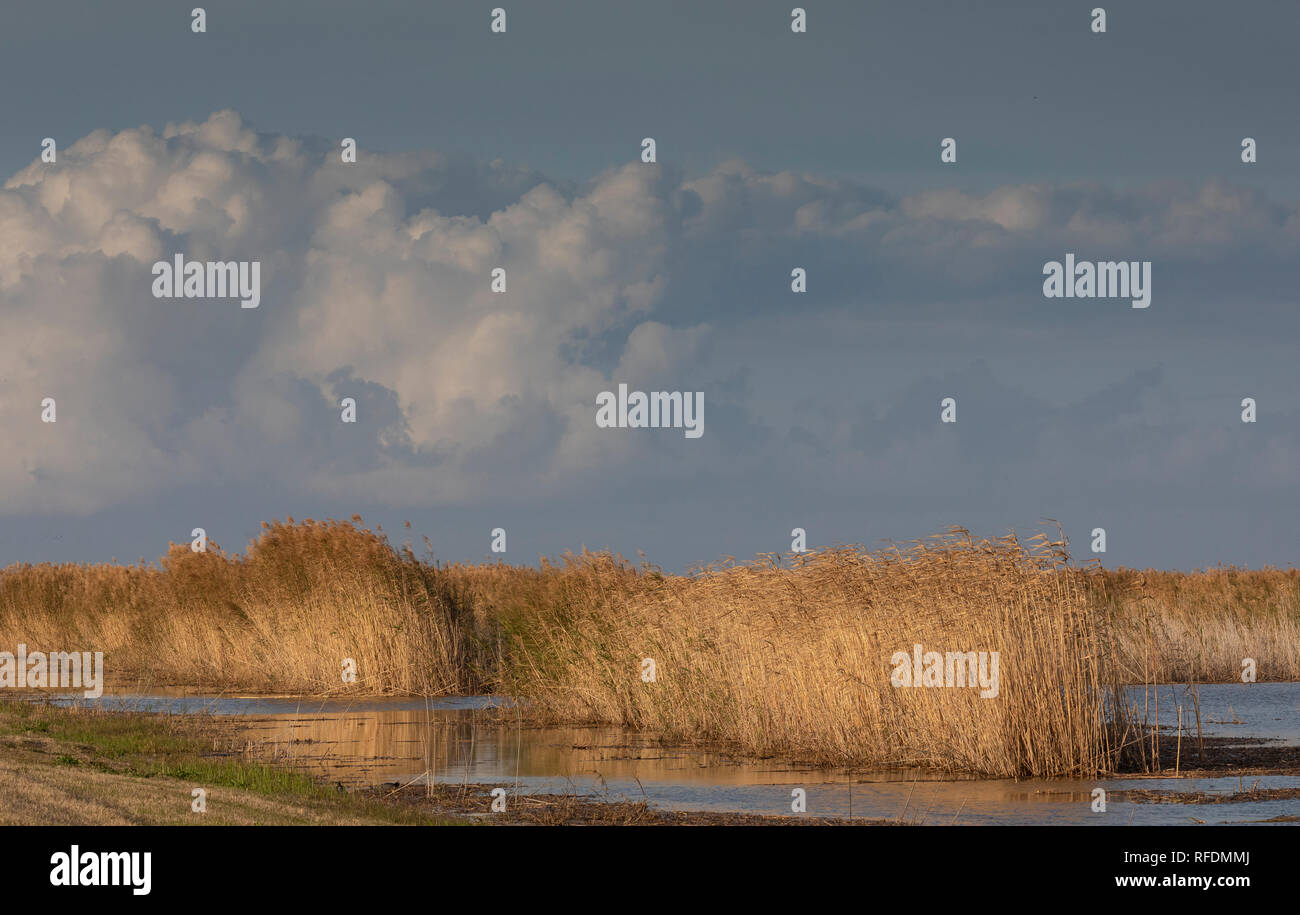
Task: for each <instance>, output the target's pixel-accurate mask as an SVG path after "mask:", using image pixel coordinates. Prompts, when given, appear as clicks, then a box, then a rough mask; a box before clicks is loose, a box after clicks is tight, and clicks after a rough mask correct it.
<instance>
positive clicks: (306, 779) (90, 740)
mask: <svg viewBox="0 0 1300 915" xmlns="http://www.w3.org/2000/svg"><path fill="white" fill-rule="evenodd" d="M226 734H227V731H226V726H225V724H224V723H223V722H219V721H217V720H215V719H212V718H211V717H207V716H179V715H176V716H171V715H153V714H144V713H135V712H104V711H99V710H91V709H80V708H59V707H56V706H51V705H47V704H43V703H31V702H22V701H0V739H2V738H14V739H17V740H18V741H19V743H21V740H22V739H23V738H28V739H37V738H39V739H44V740H48V741H51V742H53V744H54V746H53V748H52V749H51V750H50V753H52V754H53V755H52V758H51V759H50V761H51V762H52V763H53V764H54V765H56V766H86V767H88V768H90V769H93V770H95V771H98V772H104V773H109V774H113V775H120V776H131V777H136V778H149V779H152V778H158V779H176V780H179V781H184V782H188V783H191V784H199V785H206V786H211V787H223V788H232V789H236V790H239V791H246V792H251V793H254V794H258V795H262V796H265V797H270V798H274V799H277V800H283V801H294V802H313V803H315V804H324V805H326V806H327V807H328V808H329V809H330V810H332V811H335V812H337V813H339V814H341V815H351V816H364V817H368V818H371V819H377V820H382V821H383V822H386V823H391V824H393V825H451V824H455V823H458V822H459V821H453V820H448V819H446V818H442V817H435V816H432V815H430V814H428V813H424V812H421V811H419V810H418V809H414V808H411V807H409V806H405V805H399V804H396V803H386V802H383V801H379V800H375V799H373V798H367V797H360V796H356V795H352V794H349V793H347V792H345V791H340V790H338V789H337V788H336V787H333V786H327V785H324V784H322V783H320V782H318V781H317V780H315V779H313V778H312V777H311V776H309V775H306V774H304V773H302V772H299V771H295V770H293V769H288V768H281V767H277V766H271V765H266V764H264V763H259V762H254V761H251V760H247V759H243V758H240V757H239V756H237V755H233V754H230V753H226V752H223V751H222V750H221V747H222V745H223V743H226V741H225V736H226ZM0 742H3V741H2V740H0Z"/></svg>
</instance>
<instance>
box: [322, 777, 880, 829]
mask: <svg viewBox="0 0 1300 915" xmlns="http://www.w3.org/2000/svg"><path fill="white" fill-rule="evenodd" d="M340 788H341V786H340ZM497 789H501V790H504V791H505V798H504V800H505V810H504V811H500V812H493V811H492V803H493V800H494V798H493V796H492V792H493V791H494V790H497ZM512 792H513V789H512V787H511V786H510V785H490V784H473V785H431V786H425V785H405V786H402V785H397V784H396V783H388V784H385V785H380V786H378V787H375V788H364V789H361V790H360V791H358V792H357V793H358V794H360V795H361V796H362V797H366V798H371V799H374V800H378V801H382V802H384V803H393V804H400V805H403V806H406V807H409V808H411V809H413V810H419V811H421V812H423V813H426V814H428V815H430V816H435V817H455V818H467V819H471V820H473V821H474V822H477V823H481V824H484V825H489V826H898V825H904V824H902V823H900V822H899V821H897V820H880V819H874V820H872V819H864V818H861V817H858V818H855V819H851V820H850V819H847V818H842V817H818V816H809V815H803V816H764V815H759V814H746V813H725V812H718V813H714V812H708V811H695V810H658V809H655V808H653V807H651V806H650V805H649V803H647V802H646V801H620V800H606V799H604V798H601V797H598V796H584V795H576V794H567V795H560V794H542V795H538V794H516V793H512Z"/></svg>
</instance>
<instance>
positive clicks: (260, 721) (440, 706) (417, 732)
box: [56, 683, 1300, 825]
mask: <svg viewBox="0 0 1300 915" xmlns="http://www.w3.org/2000/svg"><path fill="white" fill-rule="evenodd" d="M1198 690H1199V701H1200V716H1201V729H1202V733H1203V734H1204V735H1205V736H1206V737H1240V738H1265V739H1268V740H1270V741H1272V742H1276V743H1279V744H1286V745H1300V683H1258V684H1249V685H1247V684H1211V685H1202V686H1200V687H1199V688H1198ZM1155 695H1156V691H1155V690H1152V691H1150V692H1149V693H1148V694H1147V696H1146V698H1147V700H1148V702H1150V703H1151V708H1152V709H1153V708H1154V696H1155ZM1158 696H1159V701H1160V721H1161V723H1162V724H1166V725H1170V726H1173V725H1175V724H1176V722H1177V715H1178V712H1177V706H1178V705H1179V704H1180V703H1181V704H1182V706H1183V728H1184V736H1183V740H1184V746H1185V747H1186V748H1188V753H1189V760H1190V755H1191V747H1192V746H1193V745H1194V744H1193V741H1194V740H1195V733H1196V732H1195V728H1196V719H1195V713H1194V711H1193V707H1192V703H1191V701H1190V699H1189V697H1188V694H1187V693H1186V691H1185V689H1184V688H1183V687H1181V686H1170V685H1163V686H1160V687H1159V688H1158ZM1129 698H1130V700H1131V701H1135V702H1137V703H1138V704H1139V706H1140V705H1141V703H1142V701H1143V698H1144V696H1143V690H1142V688H1140V687H1139V688H1137V689H1135V690H1132V691H1130V696H1129ZM56 701H58V702H61V703H64V704H71V703H74V702H75V703H77V704H82V705H96V706H101V707H105V708H116V709H135V710H138V711H150V712H172V713H183V714H194V713H209V714H215V715H233V716H239V717H241V718H243V719H244V721H243V722H242V731H243V735H244V738H245V739H247V740H248V741H250V742H253V743H257V744H260V745H262V747H263V748H264V749H265V750H267V751H269V752H272V753H274V754H275V755H277V756H278V757H279V758H280V759H282V760H285V761H288V762H291V763H292V764H294V765H296V766H299V767H301V768H303V769H304V770H306V771H308V772H312V773H314V774H318V775H321V776H323V777H325V778H328V779H330V780H332V781H337V782H340V783H343V784H348V785H378V784H383V783H386V782H398V783H401V784H406V783H414V784H421V783H423V782H424V781H425V780H426V779H430V778H431V779H433V780H434V781H435V782H439V783H450V784H461V783H465V782H469V783H493V784H506V785H509V786H511V787H512V789H513V788H514V786H516V785H517V786H518V790H519V791H521V792H545V793H578V794H584V795H596V796H598V797H606V798H609V799H611V800H632V801H639V800H642V799H645V800H647V801H649V802H650V803H651V804H652V805H653V806H656V807H661V808H666V809H680V810H706V811H719V812H742V813H762V814H789V813H790V812H791V807H790V804H791V796H792V795H791V792H792V791H793V789H795V788H802V789H804V790H805V792H806V796H807V812H808V813H809V814H812V815H822V816H840V817H847V816H850V815H851V816H854V817H869V818H873V819H877V818H881V819H896V818H902V819H904V820H906V821H909V822H924V823H929V824H947V823H959V824H967V825H969V824H994V823H997V824H1062V825H1065V824H1074V825H1116V824H1127V823H1132V824H1133V825H1164V824H1170V825H1191V824H1193V823H1194V822H1196V821H1197V820H1200V821H1204V822H1207V823H1210V824H1219V823H1248V822H1252V821H1260V820H1266V819H1269V818H1272V817H1278V816H1300V801H1297V800H1265V801H1251V802H1244V803H1232V804H1195V805H1191V804H1176V803H1159V804H1157V803H1137V802H1133V801H1128V800H1123V799H1119V798H1111V799H1109V800H1108V803H1107V812H1106V813H1104V814H1102V813H1094V812H1093V811H1092V809H1091V804H1092V791H1093V789H1094V788H1098V787H1100V788H1104V789H1105V790H1106V791H1107V792H1108V794H1109V793H1111V792H1115V791H1121V790H1130V789H1140V790H1156V791H1158V790H1166V791H1179V792H1191V791H1204V792H1220V793H1228V792H1232V791H1239V790H1249V789H1250V788H1252V787H1258V788H1261V789H1264V788H1300V778H1297V777H1295V776H1262V777H1254V776H1250V777H1245V778H1242V779H1238V778H1237V777H1220V778H1201V779H1187V778H1179V779H1173V778H1128V779H1099V780H1095V781H1094V780H1077V779H1032V780H1024V781H1014V780H1010V779H975V778H970V779H962V778H953V777H952V776H936V775H935V774H933V773H927V772H925V771H918V770H891V771H884V772H861V771H852V772H850V771H847V770H825V769H809V768H804V767H798V766H792V765H789V764H785V763H781V762H777V761H752V760H741V759H736V758H733V757H730V756H728V755H726V754H723V753H718V752H714V751H709V750H701V749H695V748H680V747H667V748H666V747H662V746H659V745H657V744H656V743H655V742H654V741H653V740H652V739H650V738H648V737H645V736H643V735H639V734H635V733H632V732H628V731H624V730H622V729H619V728H605V727H564V728H531V727H524V726H522V725H521V723H520V722H519V721H518V720H517V716H516V715H514V714H512V713H511V704H510V701H509V700H508V699H506V698H504V697H493V696H460V697H448V698H440V699H431V700H424V699H384V698H370V699H338V700H321V699H301V698H295V697H263V696H258V697H239V696H211V695H187V694H185V692H184V691H183V690H170V691H164V690H154V691H150V692H148V693H141V694H119V695H106V696H103V697H101V698H100V699H98V700H85V699H82V698H81V697H80V696H68V697H60V698H59V699H57V700H56Z"/></svg>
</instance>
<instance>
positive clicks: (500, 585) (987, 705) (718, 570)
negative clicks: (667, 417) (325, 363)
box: [0, 517, 1300, 775]
mask: <svg viewBox="0 0 1300 915" xmlns="http://www.w3.org/2000/svg"><path fill="white" fill-rule="evenodd" d="M19 642H25V643H27V644H28V646H29V647H31V648H33V649H37V648H45V649H59V650H100V651H104V652H105V654H106V666H107V669H108V673H109V676H110V680H111V681H112V680H115V681H116V682H119V683H122V682H127V681H129V680H132V679H135V680H146V681H149V682H153V683H182V684H187V685H194V686H204V687H215V688H220V689H226V690H257V691H284V692H297V693H311V694H317V695H320V694H329V693H337V692H345V691H346V692H352V693H356V694H382V693H406V694H417V695H438V694H453V693H473V692H506V693H512V694H515V695H521V696H526V697H528V698H529V699H530V700H531V702H532V707H533V709H534V710H535V711H537V712H538V713H539V714H541V715H543V716H546V717H549V718H551V719H553V720H566V721H574V722H577V721H583V722H601V723H612V724H619V725H624V726H628V727H633V728H638V729H644V730H649V731H654V732H657V733H661V734H663V735H665V736H667V737H669V738H670V739H684V740H698V741H710V742H718V743H722V744H726V745H728V746H730V747H731V748H733V749H736V750H739V751H741V752H745V753H749V754H754V755H783V756H790V757H793V758H796V759H801V760H806V761H812V762H820V763H841V764H862V765H879V764H920V765H926V766H933V767H939V768H945V769H950V770H961V771H976V772H984V773H989V774H998V775H1018V774H1039V775H1045V774H1068V773H1075V774H1084V773H1091V772H1096V771H1102V770H1106V769H1110V768H1114V767H1115V766H1116V765H1117V764H1118V762H1119V761H1120V760H1121V757H1122V755H1123V753H1124V752H1132V748H1133V746H1134V745H1139V746H1141V745H1142V744H1140V743H1138V740H1137V736H1136V735H1137V734H1138V733H1139V732H1140V730H1141V729H1140V728H1139V726H1137V725H1135V724H1134V723H1132V722H1131V721H1129V720H1125V718H1124V714H1125V713H1123V712H1118V713H1117V712H1115V711H1113V710H1114V709H1116V708H1118V707H1119V705H1117V704H1116V703H1114V702H1113V699H1114V696H1115V694H1116V693H1115V691H1116V689H1117V686H1118V685H1119V684H1122V683H1141V682H1155V681H1170V680H1176V681H1178V682H1187V681H1188V680H1189V679H1190V680H1195V681H1199V682H1204V681H1206V680H1227V679H1233V678H1236V677H1237V676H1239V672H1240V669H1241V661H1242V659H1243V658H1246V657H1250V658H1254V659H1255V660H1256V661H1257V663H1258V670H1259V678H1260V679H1264V680H1268V679H1300V572H1297V571H1295V570H1291V571H1286V572H1283V571H1277V570H1263V571H1246V570H1237V569H1220V570H1211V571H1207V572H1201V573H1192V574H1183V573H1163V572H1134V571H1129V570H1121V571H1118V572H1103V571H1101V570H1099V569H1090V570H1086V571H1085V570H1083V569H1080V568H1078V567H1077V566H1073V565H1071V564H1069V562H1068V560H1067V557H1066V556H1065V552H1064V545H1063V543H1061V542H1060V541H1059V540H1057V541H1051V540H1048V539H1047V538H1046V537H1043V536H1039V537H1036V538H1033V539H1032V540H1029V541H1025V542H1021V541H1018V540H1017V539H1015V538H1014V537H1006V538H1002V539H997V540H976V539H974V538H972V537H970V536H969V535H968V534H966V533H965V532H964V531H960V530H955V531H953V532H950V533H949V534H946V535H943V536H941V537H938V538H934V539H931V540H928V541H925V542H919V543H913V544H909V545H905V546H898V547H891V548H889V549H886V550H878V551H868V550H865V549H862V548H859V547H839V548H835V549H828V550H823V551H818V552H813V553H809V554H803V555H801V556H797V557H793V558H791V559H787V560H785V561H782V560H780V559H779V558H778V557H776V556H766V557H760V558H759V559H758V560H756V561H754V562H750V563H743V564H738V563H735V562H734V561H727V562H726V563H723V564H720V565H717V566H713V567H709V568H705V569H701V570H699V571H697V572H695V573H693V574H691V575H686V576H675V575H665V574H663V573H662V572H660V571H659V570H657V569H655V568H653V567H650V566H642V567H640V568H637V567H633V566H632V565H630V564H629V563H627V562H626V561H624V560H622V559H621V558H619V557H617V556H613V555H610V554H607V553H601V554H590V553H585V554H583V555H580V556H572V555H570V556H566V557H565V558H564V559H563V560H562V561H560V562H557V563H550V562H543V563H542V565H541V567H540V568H532V567H517V566H507V565H503V564H491V563H485V564H477V565H472V564H471V565H460V564H458V565H449V566H440V565H437V564H435V563H434V562H432V560H431V559H418V558H417V557H416V556H415V555H414V554H413V553H412V552H411V550H410V548H409V547H403V548H401V549H394V548H393V547H392V546H391V545H390V544H389V543H388V541H387V539H386V538H385V537H384V535H383V533H382V531H371V530H369V529H366V528H364V527H362V526H361V524H360V519H359V518H355V517H354V519H353V523H346V522H335V521H328V522H313V521H306V522H302V523H294V522H293V521H292V519H289V521H287V522H284V523H280V522H276V523H273V524H269V525H264V530H263V532H262V535H261V536H260V537H259V538H258V539H257V540H256V541H254V542H253V543H252V544H250V546H249V549H248V551H247V553H246V554H245V555H243V556H238V555H229V554H226V553H223V552H222V551H221V550H220V549H219V548H217V547H215V546H214V545H210V546H209V552H207V553H193V552H191V551H190V550H189V548H188V547H187V546H175V545H173V546H172V547H171V549H170V551H169V553H168V555H167V556H166V557H164V558H163V560H162V561H161V562H160V564H159V565H158V566H147V565H144V564H141V565H138V566H130V567H123V566H117V565H97V566H78V565H60V566H54V565H48V564H45V565H35V566H33V565H18V566H12V567H10V568H8V569H5V570H3V572H0V647H2V648H6V649H8V650H13V647H14V646H15V645H16V644H17V643H19ZM917 643H920V644H922V645H923V646H924V647H925V650H927V651H930V650H934V651H939V652H957V651H960V652H971V651H975V652H978V651H989V652H992V651H996V652H998V653H999V657H1000V664H999V680H1000V690H999V695H998V696H997V697H996V698H993V699H982V698H980V697H979V695H978V692H979V691H978V690H972V689H969V688H952V689H907V688H905V689H896V688H894V687H892V686H891V684H890V673H891V671H892V666H891V664H890V658H891V656H892V654H893V653H894V652H896V651H910V649H911V646H912V645H914V644H917ZM344 658H353V659H355V660H356V662H357V672H358V682H357V683H355V684H351V685H348V684H344V683H343V681H342V678H341V676H340V672H341V664H342V661H343V659H344ZM643 658H653V659H654V661H655V664H656V673H657V678H656V681H655V682H654V683H645V682H643V681H642V678H641V671H642V668H641V661H642V659H643ZM1125 748H1127V750H1126V749H1125Z"/></svg>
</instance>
